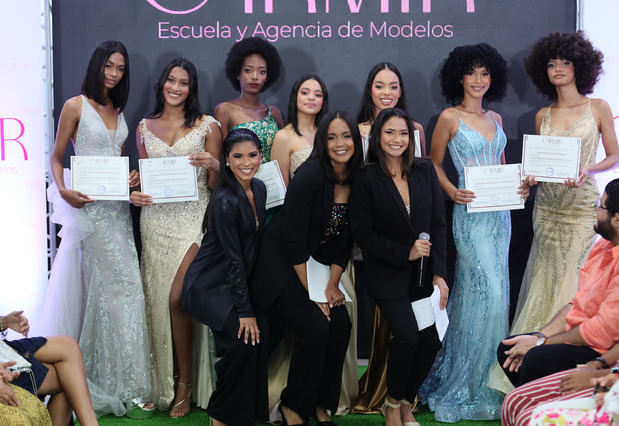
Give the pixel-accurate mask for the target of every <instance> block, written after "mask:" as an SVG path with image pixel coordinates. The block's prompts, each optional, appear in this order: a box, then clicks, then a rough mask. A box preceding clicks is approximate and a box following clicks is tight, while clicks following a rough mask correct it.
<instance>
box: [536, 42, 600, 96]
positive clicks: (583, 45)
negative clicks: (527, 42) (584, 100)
mask: <svg viewBox="0 0 619 426" xmlns="http://www.w3.org/2000/svg"><path fill="white" fill-rule="evenodd" d="M551 59H566V60H568V61H570V62H572V63H573V64H574V78H575V79H576V89H577V90H578V93H580V94H581V95H588V94H590V93H592V92H593V87H594V86H595V84H596V83H597V81H598V78H599V77H600V74H601V73H602V63H603V62H604V55H603V54H602V52H600V51H599V50H597V49H595V48H594V47H593V45H592V44H591V42H590V41H589V40H587V39H586V38H585V35H584V33H583V32H582V31H577V32H575V33H557V32H554V33H550V34H548V35H547V36H545V37H542V38H540V39H539V40H537V41H536V42H535V44H534V45H533V48H532V49H531V53H530V54H529V56H527V57H526V58H524V68H525V69H526V71H527V74H529V77H531V80H532V81H533V84H535V87H536V88H537V91H538V92H539V93H540V94H541V95H542V96H544V97H546V98H548V99H550V100H552V101H554V100H556V99H557V91H556V89H555V87H554V86H553V85H552V83H551V82H550V80H549V79H548V72H547V68H548V61H549V60H551Z"/></svg>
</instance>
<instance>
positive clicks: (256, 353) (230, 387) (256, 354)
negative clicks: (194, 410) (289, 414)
mask: <svg viewBox="0 0 619 426" xmlns="http://www.w3.org/2000/svg"><path fill="white" fill-rule="evenodd" d="M260 155H261V153H260V141H259V140H258V138H257V137H256V135H255V134H254V133H253V132H252V131H250V130H247V129H236V130H233V131H231V132H230V133H229V134H228V136H227V137H226V139H225V140H224V141H223V146H222V150H221V159H220V163H221V164H225V167H221V169H220V171H219V175H218V179H217V186H216V188H215V191H214V193H213V197H212V199H211V201H210V204H209V206H208V209H207V212H206V216H205V225H206V230H207V233H206V234H205V235H204V238H203V239H202V246H201V247H200V251H199V252H198V254H197V255H196V258H195V259H194V261H193V262H192V263H191V265H190V266H189V268H188V269H187V273H186V275H185V280H184V283H183V292H182V304H183V308H184V309H185V310H187V311H188V312H190V313H191V315H192V316H193V317H194V318H196V319H197V320H198V321H200V322H202V323H204V324H206V325H208V326H209V327H210V328H211V330H212V331H213V335H214V337H215V345H216V347H217V352H218V353H221V354H223V357H222V358H221V359H220V360H219V361H218V362H217V364H216V365H215V370H216V372H217V382H216V385H215V391H214V392H213V395H211V399H210V401H209V404H208V408H207V409H206V411H207V412H208V414H209V416H210V417H211V419H212V420H213V422H214V424H215V425H233V426H237V425H238V426H244V425H253V424H254V422H255V421H256V420H268V394H267V357H268V354H267V351H266V344H265V343H264V341H265V340H266V336H265V329H264V320H263V316H262V314H261V312H260V311H259V310H257V309H256V307H255V306H254V304H253V303H252V301H251V299H250V296H249V289H248V283H247V280H248V276H249V274H250V273H251V271H252V268H253V265H254V262H255V260H256V255H257V252H258V244H259V239H260V234H261V232H262V227H263V226H264V223H265V201H266V188H265V186H264V183H262V181H260V180H258V179H253V176H254V174H255V173H256V172H257V171H258V168H259V167H260V158H261V157H260ZM261 342H262V343H261Z"/></svg>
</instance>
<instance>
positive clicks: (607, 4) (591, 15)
mask: <svg viewBox="0 0 619 426" xmlns="http://www.w3.org/2000/svg"><path fill="white" fill-rule="evenodd" d="M581 4H582V8H583V10H582V16H583V19H582V29H583V30H584V31H585V33H586V35H587V37H588V38H589V40H591V42H592V43H593V45H594V46H595V47H596V48H597V49H600V50H601V51H602V52H603V53H604V73H603V74H602V76H601V77H600V81H599V82H598V84H597V85H596V86H595V91H594V92H593V94H592V95H591V96H592V97H594V98H602V99H604V100H606V102H608V103H609V105H610V109H611V110H612V112H613V115H614V117H615V131H616V132H617V133H618V134H619V90H617V85H619V45H618V44H617V39H616V35H615V32H616V31H615V30H614V29H613V28H615V25H617V22H616V21H617V13H616V11H617V0H584V1H582V3H581ZM602 158H604V148H603V147H602V146H600V149H598V158H597V160H598V161H600V160H601V159H602ZM616 178H619V167H617V168H616V169H615V170H612V171H608V172H605V173H600V174H599V175H597V180H598V186H599V188H600V194H602V193H603V192H604V187H605V186H606V184H607V183H608V182H610V181H611V180H613V179H616Z"/></svg>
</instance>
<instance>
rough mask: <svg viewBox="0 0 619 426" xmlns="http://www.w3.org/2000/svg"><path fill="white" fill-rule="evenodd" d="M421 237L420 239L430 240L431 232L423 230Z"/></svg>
mask: <svg viewBox="0 0 619 426" xmlns="http://www.w3.org/2000/svg"><path fill="white" fill-rule="evenodd" d="M419 239H420V240H425V241H429V240H430V234H428V233H427V232H422V233H421V234H419Z"/></svg>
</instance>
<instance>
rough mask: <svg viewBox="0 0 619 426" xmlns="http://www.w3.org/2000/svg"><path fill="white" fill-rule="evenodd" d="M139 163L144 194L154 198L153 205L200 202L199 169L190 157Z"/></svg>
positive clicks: (146, 160)
mask: <svg viewBox="0 0 619 426" xmlns="http://www.w3.org/2000/svg"><path fill="white" fill-rule="evenodd" d="M139 163H140V184H141V186H142V192H143V193H144V194H148V195H150V196H151V197H153V203H155V204H156V203H178V202H182V201H196V200H198V174H197V168H196V167H195V166H192V165H191V164H190V163H189V157H188V156H184V157H157V158H143V159H140V162H139Z"/></svg>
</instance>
